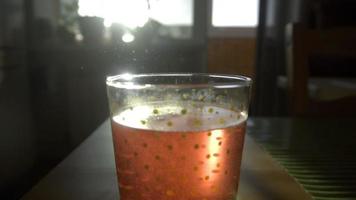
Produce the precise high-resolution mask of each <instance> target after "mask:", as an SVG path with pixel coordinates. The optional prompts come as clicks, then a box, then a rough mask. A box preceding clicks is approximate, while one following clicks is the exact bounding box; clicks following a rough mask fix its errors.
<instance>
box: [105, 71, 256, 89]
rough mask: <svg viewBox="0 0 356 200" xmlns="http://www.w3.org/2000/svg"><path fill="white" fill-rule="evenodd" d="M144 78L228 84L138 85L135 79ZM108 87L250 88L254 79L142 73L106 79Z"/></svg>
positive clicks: (226, 75)
mask: <svg viewBox="0 0 356 200" xmlns="http://www.w3.org/2000/svg"><path fill="white" fill-rule="evenodd" d="M144 77H152V78H154V77H161V78H167V77H176V78H179V77H182V78H183V77H206V78H209V79H211V80H214V79H224V80H228V82H209V81H206V82H205V83H190V84H189V83H159V84H157V83H153V84H152V83H136V82H135V80H134V79H136V78H144ZM106 85H107V86H112V87H115V88H122V89H144V88H151V87H153V88H157V87H158V88H160V87H164V88H211V87H213V88H238V87H250V86H251V85H252V79H251V78H249V77H247V76H243V75H235V74H219V73H142V74H128V73H124V74H118V75H114V76H107V77H106Z"/></svg>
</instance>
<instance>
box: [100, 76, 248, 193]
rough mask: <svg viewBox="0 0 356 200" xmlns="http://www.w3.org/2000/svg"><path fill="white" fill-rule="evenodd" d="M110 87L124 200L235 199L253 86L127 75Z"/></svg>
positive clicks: (225, 79) (244, 81) (239, 81)
mask: <svg viewBox="0 0 356 200" xmlns="http://www.w3.org/2000/svg"><path fill="white" fill-rule="evenodd" d="M106 83H107V94H108V100H109V106H110V112H111V127H112V137H113V143H114V150H115V161H116V169H117V171H116V172H117V178H118V186H119V193H120V199H121V200H143V199H149V200H150V199H152V200H153V199H154V200H161V199H162V200H163V199H171V200H182V199H185V200H190V199H191V200H195V199H196V200H198V199H199V200H232V199H235V198H236V195H237V189H238V182H239V173H240V172H239V171H240V165H241V155H242V149H243V143H244V135H245V129H246V128H245V127H246V120H247V116H248V105H249V99H250V89H251V79H250V78H247V77H243V76H238V75H219V74H121V75H117V76H111V77H108V78H107V81H106Z"/></svg>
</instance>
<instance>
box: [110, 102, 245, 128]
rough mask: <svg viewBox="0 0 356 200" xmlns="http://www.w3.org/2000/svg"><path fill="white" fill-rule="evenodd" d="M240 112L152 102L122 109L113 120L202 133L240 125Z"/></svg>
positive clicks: (120, 122) (243, 115)
mask: <svg viewBox="0 0 356 200" xmlns="http://www.w3.org/2000/svg"><path fill="white" fill-rule="evenodd" d="M246 118H247V114H246V113H245V112H244V111H233V110H230V109H226V108H222V107H218V106H214V105H205V104H200V105H199V104H195V105H190V104H189V105H188V104H187V105H184V104H182V105H164V104H163V103H159V102H158V103H155V104H148V105H139V106H133V107H129V108H126V109H123V111H121V112H120V113H119V114H117V115H116V116H114V117H113V120H114V121H115V122H116V123H119V124H121V125H124V126H127V127H132V128H139V129H147V130H156V131H203V130H211V129H218V128H224V127H230V126H235V125H238V124H240V123H242V122H244V121H245V120H246Z"/></svg>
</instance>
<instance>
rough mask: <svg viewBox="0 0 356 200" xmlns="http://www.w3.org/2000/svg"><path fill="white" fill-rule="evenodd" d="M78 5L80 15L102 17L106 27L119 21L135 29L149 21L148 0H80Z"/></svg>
mask: <svg viewBox="0 0 356 200" xmlns="http://www.w3.org/2000/svg"><path fill="white" fill-rule="evenodd" d="M78 5H79V10H78V13H79V15H80V16H98V17H102V18H104V25H105V26H106V27H110V26H111V24H112V23H119V24H122V25H124V26H126V27H128V28H130V29H134V28H137V27H143V26H144V25H145V23H146V22H147V21H148V9H147V1H146V0H101V1H93V0H80V1H79V2H78Z"/></svg>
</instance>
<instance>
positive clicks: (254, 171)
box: [22, 118, 311, 200]
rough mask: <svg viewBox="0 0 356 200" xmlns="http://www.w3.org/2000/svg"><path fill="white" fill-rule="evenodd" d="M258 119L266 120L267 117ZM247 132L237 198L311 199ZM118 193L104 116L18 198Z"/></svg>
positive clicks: (106, 198) (108, 198)
mask: <svg viewBox="0 0 356 200" xmlns="http://www.w3.org/2000/svg"><path fill="white" fill-rule="evenodd" d="M262 121H264V122H265V123H267V124H268V121H269V120H268V119H262ZM256 123H257V124H258V123H261V119H253V118H252V119H250V120H249V125H250V126H254V124H256ZM287 125H288V123H287ZM284 126H286V125H284ZM249 129H251V128H249ZM249 129H248V130H249ZM251 130H254V129H253V128H252V129H251ZM250 135H254V134H247V137H246V138H245V147H244V152H243V159H242V166H241V177H240V184H239V192H238V199H239V200H244V199H248V200H264V199H275V200H279V199H281V200H282V199H298V200H303V199H306V200H308V199H311V196H310V195H309V194H308V193H307V192H305V190H304V189H303V188H302V186H301V185H300V184H299V183H297V182H296V180H295V179H294V178H293V177H291V176H290V175H289V174H288V173H287V172H286V170H285V169H284V168H283V167H281V166H280V165H279V164H278V163H277V162H276V161H275V160H274V159H273V158H272V157H271V155H270V154H269V153H267V152H266V151H265V150H264V149H263V148H261V146H259V145H258V144H257V143H256V142H255V141H254V139H252V138H251V136H250ZM118 197H119V195H118V187H117V182H116V174H115V161H114V153H113V145H112V137H111V129H110V124H109V121H108V120H107V121H105V122H104V123H103V124H102V125H100V127H98V129H97V130H95V131H94V132H93V134H92V135H91V136H90V137H89V138H87V139H86V140H85V141H84V142H83V143H82V144H81V145H80V146H79V147H78V148H77V149H76V150H74V151H73V152H72V153H71V154H70V155H69V156H68V157H67V158H66V159H65V160H63V161H62V162H61V163H60V164H59V165H58V166H57V167H55V168H54V169H53V170H52V171H51V172H50V173H49V174H48V175H47V176H46V177H44V178H43V179H42V180H41V181H40V182H39V183H38V184H37V185H35V186H34V187H33V188H32V189H31V190H30V191H29V192H28V193H27V194H25V195H24V196H23V198H22V199H24V200H44V199H46V200H48V199H51V200H57V199H58V200H59V199H61V200H63V199H66V200H72V199H73V200H74V199H86V200H90V199H93V200H94V199H100V200H114V199H118Z"/></svg>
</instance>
